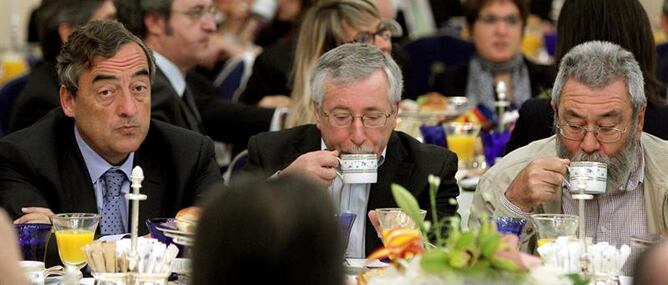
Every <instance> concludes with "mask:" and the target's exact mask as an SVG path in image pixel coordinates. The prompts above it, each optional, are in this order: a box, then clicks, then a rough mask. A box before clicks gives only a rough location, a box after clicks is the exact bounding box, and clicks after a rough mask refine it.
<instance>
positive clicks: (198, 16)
mask: <svg viewBox="0 0 668 285" xmlns="http://www.w3.org/2000/svg"><path fill="white" fill-rule="evenodd" d="M212 5H213V4H212V2H211V0H174V2H172V13H171V16H170V17H169V20H168V21H167V22H164V19H163V23H162V24H161V25H160V27H159V28H157V31H156V34H155V36H156V37H155V38H156V41H155V42H151V45H152V47H153V48H155V49H156V51H158V52H159V53H160V54H162V55H164V56H165V57H167V58H168V59H169V60H171V61H172V62H174V63H175V64H176V65H177V66H178V67H179V68H180V69H181V70H182V71H185V70H188V69H190V68H192V67H193V66H195V65H196V64H197V63H198V62H202V61H204V60H206V59H207V57H208V55H209V53H208V51H207V49H208V47H209V37H210V35H211V34H212V33H213V32H214V31H215V30H216V24H215V23H214V19H213V12H214V11H215V7H214V6H212ZM156 45H157V46H156Z"/></svg>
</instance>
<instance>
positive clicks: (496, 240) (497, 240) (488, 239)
mask: <svg viewBox="0 0 668 285" xmlns="http://www.w3.org/2000/svg"><path fill="white" fill-rule="evenodd" d="M502 240H503V237H501V235H500V234H489V235H487V236H485V237H481V239H480V253H481V254H482V256H484V257H486V258H492V257H494V254H495V253H496V251H497V249H499V246H500V245H501V242H502Z"/></svg>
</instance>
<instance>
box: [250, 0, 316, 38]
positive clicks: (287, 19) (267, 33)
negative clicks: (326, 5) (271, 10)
mask: <svg viewBox="0 0 668 285" xmlns="http://www.w3.org/2000/svg"><path fill="white" fill-rule="evenodd" d="M274 1H276V13H275V14H274V18H273V19H272V21H271V22H269V23H267V24H265V25H263V26H261V27H260V30H259V31H258V35H257V37H256V38H255V44H257V45H258V46H261V47H263V48H268V47H271V46H273V45H275V44H278V43H288V42H290V41H292V40H294V38H295V37H297V31H298V29H299V25H300V23H301V19H302V17H303V16H304V14H305V13H306V11H307V10H308V9H309V8H311V6H313V5H315V4H316V3H317V2H318V1H320V0H274Z"/></svg>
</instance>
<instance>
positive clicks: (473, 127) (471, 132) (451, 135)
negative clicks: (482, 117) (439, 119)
mask: <svg viewBox="0 0 668 285" xmlns="http://www.w3.org/2000/svg"><path fill="white" fill-rule="evenodd" d="M443 129H445V135H446V137H445V138H446V142H447V147H448V149H450V150H451V151H453V152H454V153H456V154H457V157H458V158H459V162H460V164H461V165H462V166H463V167H464V168H465V169H468V168H471V166H472V165H473V161H474V155H475V142H476V140H477V139H478V133H480V125H479V124H475V123H457V122H453V123H445V124H443Z"/></svg>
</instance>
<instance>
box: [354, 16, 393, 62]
mask: <svg viewBox="0 0 668 285" xmlns="http://www.w3.org/2000/svg"><path fill="white" fill-rule="evenodd" d="M342 24H343V32H344V33H345V36H346V42H354V41H356V42H361V43H366V44H370V45H374V46H375V47H377V48H379V49H380V50H381V51H383V53H385V54H390V52H392V32H390V31H389V30H387V29H386V28H385V27H384V26H383V25H381V21H380V19H376V20H373V21H371V22H370V23H369V24H368V25H366V26H364V27H362V28H361V29H359V30H358V29H355V28H354V27H352V26H350V25H349V24H348V23H346V22H345V21H343V22H342Z"/></svg>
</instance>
